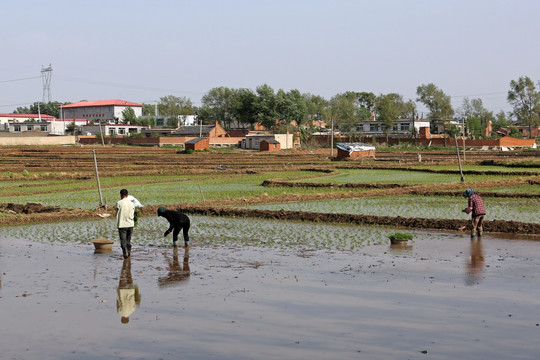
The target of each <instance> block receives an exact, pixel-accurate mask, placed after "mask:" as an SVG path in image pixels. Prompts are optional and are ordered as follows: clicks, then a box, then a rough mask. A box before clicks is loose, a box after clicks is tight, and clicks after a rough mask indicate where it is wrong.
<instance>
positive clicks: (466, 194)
mask: <svg viewBox="0 0 540 360" xmlns="http://www.w3.org/2000/svg"><path fill="white" fill-rule="evenodd" d="M472 194H474V190H473V189H467V190H465V192H464V193H463V196H465V197H470V196H471V195H472Z"/></svg>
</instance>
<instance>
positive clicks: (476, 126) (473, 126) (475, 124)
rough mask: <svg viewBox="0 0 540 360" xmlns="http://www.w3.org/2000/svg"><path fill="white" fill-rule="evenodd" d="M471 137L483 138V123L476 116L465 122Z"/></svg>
mask: <svg viewBox="0 0 540 360" xmlns="http://www.w3.org/2000/svg"><path fill="white" fill-rule="evenodd" d="M465 124H466V126H467V130H468V131H469V136H471V137H472V138H473V139H479V138H480V137H481V136H482V122H481V121H480V119H479V118H478V117H476V116H469V117H468V118H467V120H466V121H465Z"/></svg>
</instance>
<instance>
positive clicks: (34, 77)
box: [0, 76, 41, 83]
mask: <svg viewBox="0 0 540 360" xmlns="http://www.w3.org/2000/svg"><path fill="white" fill-rule="evenodd" d="M40 78H41V76H32V77H27V78H21V79H13V80H0V83H8V82H15V81H23V80H31V79H40Z"/></svg>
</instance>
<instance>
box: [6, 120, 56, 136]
mask: <svg viewBox="0 0 540 360" xmlns="http://www.w3.org/2000/svg"><path fill="white" fill-rule="evenodd" d="M8 131H9V132H10V133H22V132H26V131H39V132H45V133H48V134H51V135H64V124H62V123H61V122H58V121H36V122H18V121H10V122H8Z"/></svg>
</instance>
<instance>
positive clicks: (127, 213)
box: [115, 189, 135, 259]
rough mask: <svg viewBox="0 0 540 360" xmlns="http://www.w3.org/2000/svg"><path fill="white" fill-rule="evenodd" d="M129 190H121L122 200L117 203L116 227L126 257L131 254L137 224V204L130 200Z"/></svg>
mask: <svg viewBox="0 0 540 360" xmlns="http://www.w3.org/2000/svg"><path fill="white" fill-rule="evenodd" d="M127 197H128V191H127V190H126V189H122V190H120V200H119V201H118V202H117V203H116V206H115V208H116V227H117V228H118V234H119V236H120V246H121V247H122V254H123V255H124V259H127V258H129V257H130V256H131V235H132V234H133V227H134V226H135V221H134V217H135V205H134V204H133V203H132V202H131V201H130V200H128V198H127Z"/></svg>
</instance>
